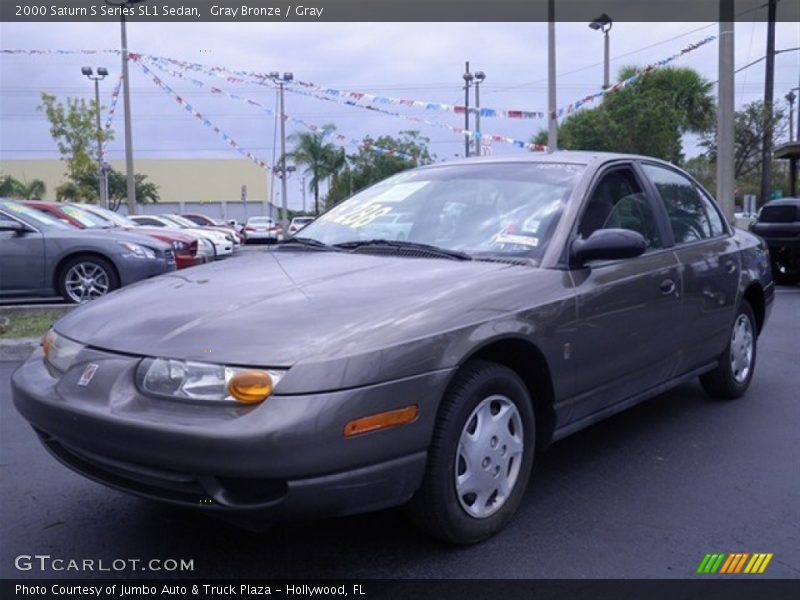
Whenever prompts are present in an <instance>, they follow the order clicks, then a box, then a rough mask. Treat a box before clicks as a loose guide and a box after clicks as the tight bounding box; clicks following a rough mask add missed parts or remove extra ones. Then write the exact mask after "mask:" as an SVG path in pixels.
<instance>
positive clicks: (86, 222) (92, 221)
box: [61, 204, 113, 229]
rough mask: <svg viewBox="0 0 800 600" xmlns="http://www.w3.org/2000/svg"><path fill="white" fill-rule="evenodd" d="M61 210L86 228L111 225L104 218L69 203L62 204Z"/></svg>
mask: <svg viewBox="0 0 800 600" xmlns="http://www.w3.org/2000/svg"><path fill="white" fill-rule="evenodd" d="M61 210H63V211H64V214H67V215H69V216H70V217H72V218H73V219H75V220H76V221H78V222H79V223H80V224H81V225H83V226H84V227H86V228H87V229H92V228H99V229H108V228H109V227H112V226H113V225H112V224H111V223H109V222H108V221H107V220H106V219H103V218H102V217H98V216H97V215H94V214H92V213H90V212H89V211H87V210H84V209H82V208H78V207H77V206H72V205H71V204H64V205H62V206H61Z"/></svg>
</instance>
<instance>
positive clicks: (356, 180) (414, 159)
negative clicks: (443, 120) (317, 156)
mask: <svg viewBox="0 0 800 600" xmlns="http://www.w3.org/2000/svg"><path fill="white" fill-rule="evenodd" d="M429 142H430V140H429V139H428V138H427V137H424V136H422V135H420V133H419V131H401V132H399V134H398V136H397V137H392V136H389V135H384V136H380V137H378V138H373V137H371V136H367V137H365V138H364V140H363V142H362V144H361V147H360V148H359V149H358V152H357V153H356V154H353V155H351V156H348V157H347V164H348V167H347V168H345V169H342V170H340V171H339V172H338V173H337V174H335V175H334V176H333V178H332V180H331V186H330V189H329V190H328V197H327V201H326V206H328V207H330V206H333V205H334V204H336V203H337V202H340V201H341V200H342V199H344V198H346V197H347V196H349V195H350V194H351V193H354V192H357V191H358V190H361V189H364V188H365V187H368V186H370V185H372V184H373V183H377V182H379V181H381V180H383V179H386V178H387V177H389V176H391V175H394V174H395V173H399V172H400V171H405V170H406V169H411V168H413V167H415V166H417V165H419V164H425V163H428V162H431V161H432V160H433V159H434V156H433V155H432V154H431V153H430V152H429V150H428V143H429ZM378 149H380V150H378Z"/></svg>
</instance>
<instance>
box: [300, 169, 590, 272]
mask: <svg viewBox="0 0 800 600" xmlns="http://www.w3.org/2000/svg"><path fill="white" fill-rule="evenodd" d="M584 168H585V167H584V166H583V165H574V164H564V163H557V162H531V163H521V162H518V163H511V162H509V163H493V164H492V163H489V164H486V163H475V164H471V165H470V164H465V165H453V166H440V167H434V168H427V169H419V170H414V171H407V172H404V173H400V174H398V175H395V176H394V177H390V178H389V179H387V180H385V181H383V182H381V183H378V184H377V185H374V186H372V187H370V188H367V189H366V190H364V191H362V192H359V193H358V194H356V195H355V196H353V197H352V198H350V199H349V200H346V201H344V202H342V203H341V204H339V205H337V206H336V207H334V208H333V209H331V210H329V211H328V212H326V213H324V214H323V215H321V216H320V217H319V218H318V219H317V220H316V221H314V222H313V223H311V224H310V225H308V226H307V227H305V228H304V229H303V237H304V238H306V239H308V238H310V239H313V240H316V241H319V242H323V243H325V244H328V245H333V246H335V245H338V244H357V243H358V242H359V241H363V242H367V241H370V240H387V241H392V242H413V243H417V244H427V245H429V246H436V247H438V248H444V249H446V250H452V251H459V252H464V253H468V254H470V255H472V256H475V257H480V256H481V255H487V256H491V255H498V254H500V255H518V256H523V257H533V258H538V257H541V255H542V254H543V253H544V250H545V248H546V247H547V244H548V242H549V241H550V238H551V236H552V234H553V231H554V230H555V228H556V225H557V224H558V220H559V219H560V217H561V213H562V210H563V208H564V205H565V203H566V201H567V198H568V197H569V195H570V192H571V191H572V188H573V186H574V185H575V183H576V181H577V180H578V178H579V177H580V176H581V174H582V173H583V171H584ZM394 216H397V217H398V218H396V219H394V220H392V219H391V218H390V217H394ZM400 216H402V218H399V217H400Z"/></svg>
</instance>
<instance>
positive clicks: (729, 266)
mask: <svg viewBox="0 0 800 600" xmlns="http://www.w3.org/2000/svg"><path fill="white" fill-rule="evenodd" d="M641 166H642V170H643V171H644V173H645V174H646V176H647V178H648V179H649V181H650V183H651V184H652V186H653V188H654V189H653V193H654V194H656V195H657V196H658V198H659V200H660V201H661V203H662V204H663V206H664V209H665V210H666V213H667V216H668V220H669V225H670V230H671V233H672V236H673V239H674V243H675V246H674V252H675V256H676V257H677V259H678V262H679V263H680V265H681V280H682V282H683V295H684V308H683V322H682V325H681V330H682V339H681V344H680V362H679V366H678V368H679V371H680V372H687V371H691V370H692V369H696V368H699V367H701V366H703V365H705V364H707V363H709V362H710V361H713V360H714V359H716V358H717V357H718V356H719V355H720V353H721V352H722V351H723V350H724V348H725V346H726V345H727V343H728V336H729V335H730V328H731V325H732V323H733V318H734V312H735V308H736V303H737V301H738V298H737V294H738V291H739V277H740V272H741V258H740V255H739V247H738V246H737V244H736V242H735V240H734V238H733V235H732V232H731V230H730V229H729V228H728V226H727V225H726V224H725V221H724V220H723V218H722V215H721V213H720V211H719V209H718V208H717V206H716V204H715V203H714V201H713V200H712V199H711V198H710V197H709V196H708V195H707V193H706V192H705V191H704V190H703V189H702V188H700V187H699V186H698V185H697V184H695V182H694V181H692V180H691V179H690V178H689V177H687V176H686V175H685V174H683V173H681V172H680V171H678V170H676V169H673V168H670V167H668V166H666V165H662V164H655V163H647V162H643V163H641Z"/></svg>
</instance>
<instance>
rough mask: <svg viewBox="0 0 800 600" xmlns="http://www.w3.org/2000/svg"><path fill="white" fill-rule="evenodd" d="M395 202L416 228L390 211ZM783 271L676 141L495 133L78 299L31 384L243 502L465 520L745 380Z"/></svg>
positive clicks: (116, 455) (73, 464) (472, 533)
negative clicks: (698, 391)
mask: <svg viewBox="0 0 800 600" xmlns="http://www.w3.org/2000/svg"><path fill="white" fill-rule="evenodd" d="M391 214H402V215H404V219H406V218H408V219H411V224H410V227H409V228H408V235H407V237H406V239H405V240H402V241H401V240H397V239H387V238H385V237H380V236H379V235H378V234H377V233H376V231H380V228H379V227H380V225H379V224H378V225H376V223H378V220H379V219H380V217H381V216H384V215H391ZM773 296H774V286H773V283H772V278H771V272H770V265H769V260H768V255H767V251H766V248H765V246H764V243H763V241H761V240H760V239H758V238H757V237H755V236H753V235H752V234H750V233H747V232H744V231H738V230H733V229H732V228H731V227H729V226H728V224H727V223H726V222H725V220H724V219H723V216H722V214H721V212H720V211H719V209H718V207H717V206H716V204H715V202H714V200H713V199H712V197H711V196H710V194H709V193H708V192H707V191H705V190H704V189H703V188H702V187H701V186H700V185H699V184H698V183H697V182H696V181H695V180H693V179H692V178H691V177H689V176H688V175H687V174H686V173H684V172H683V171H681V170H679V169H677V168H675V167H673V166H672V165H670V164H667V163H664V162H661V161H658V160H655V159H651V158H646V157H637V156H628V155H617V154H593V153H571V152H560V153H555V154H551V155H541V156H525V157H514V156H506V157H496V158H480V159H474V160H466V161H463V162H454V163H446V164H437V165H431V166H426V167H423V168H419V169H414V170H411V171H407V172H404V173H401V174H398V175H395V176H393V177H391V178H389V179H387V180H385V181H383V182H382V183H379V184H377V185H375V186H373V187H370V188H368V189H366V190H364V191H362V192H359V193H358V194H356V195H355V196H353V197H352V198H350V199H349V200H346V201H344V202H342V203H341V204H339V205H337V206H336V207H334V208H333V209H331V210H329V211H328V212H326V213H324V214H323V215H321V216H320V217H319V218H318V219H317V220H315V221H314V222H313V223H312V224H310V225H308V226H307V227H305V228H304V229H303V230H302V232H300V235H298V236H297V237H293V238H289V239H287V240H286V241H285V242H284V243H282V244H280V245H279V246H278V247H277V248H276V249H275V250H274V251H271V252H259V253H252V254H249V255H247V256H243V257H240V258H239V259H238V260H237V261H235V263H228V264H222V265H221V264H218V263H213V264H210V265H205V266H201V267H197V268H195V269H191V270H190V271H188V272H182V273H180V274H171V275H167V276H164V277H159V278H157V279H154V280H151V281H145V282H142V283H139V284H137V285H135V286H132V287H131V288H129V289H128V290H124V291H121V292H119V293H117V294H114V295H113V296H110V297H108V298H104V299H101V300H98V301H97V302H93V303H92V304H91V305H88V306H85V307H81V308H79V309H77V310H75V311H73V312H72V313H70V314H69V315H67V316H66V317H64V318H62V319H61V320H60V321H58V322H57V323H56V324H55V326H54V328H53V329H52V330H51V331H50V333H49V334H48V335H47V337H46V339H45V340H44V344H43V346H42V348H41V350H39V351H37V352H36V353H35V354H34V355H33V356H32V357H31V358H30V359H29V360H28V361H27V362H25V363H24V364H23V365H21V366H20V367H19V368H18V370H17V371H16V372H15V373H14V375H13V378H12V388H13V396H14V402H15V404H16V406H17V408H18V410H19V411H20V412H21V413H22V415H23V416H24V417H25V418H26V419H27V420H28V421H29V422H30V423H31V424H32V425H33V427H34V430H35V431H36V433H37V435H38V436H39V438H40V440H41V442H42V443H43V444H44V445H45V447H46V448H47V449H48V450H49V451H50V452H51V453H52V454H53V455H54V456H55V457H56V458H57V459H58V460H59V461H61V462H62V463H64V464H65V465H67V466H68V467H70V468H72V469H74V470H75V471H77V472H79V473H82V474H83V475H85V476H87V477H89V478H90V479H93V480H95V481H98V482H100V483H104V484H106V485H108V486H111V487H113V488H117V489H119V490H123V491H126V492H130V493H133V494H138V495H141V496H145V497H148V498H154V499H157V500H161V501H163V502H168V503H172V504H176V505H180V506H185V507H190V508H199V509H202V510H207V511H211V512H216V513H220V514H223V515H225V516H226V518H230V519H234V520H235V519H241V520H244V521H247V520H248V519H250V518H251V517H253V516H254V515H256V514H257V515H259V516H260V518H267V519H276V520H277V519H284V518H302V517H320V516H324V515H345V514H351V513H358V512H363V511H370V510H377V509H381V508H385V507H390V506H399V505H405V507H406V509H407V512H408V514H409V515H410V517H411V518H412V519H413V521H414V522H415V523H417V524H418V525H420V526H421V527H422V528H424V529H425V530H426V531H428V532H429V533H431V534H432V535H434V536H436V537H438V538H440V539H443V540H446V541H449V542H452V543H457V544H468V543H474V542H478V541H480V540H483V539H485V538H487V537H488V536H490V535H492V534H493V533H495V532H497V531H498V530H500V529H501V528H502V527H504V526H505V525H506V524H508V523H509V521H510V520H511V519H512V516H513V514H514V512H515V511H516V509H517V507H518V506H519V504H520V501H521V500H522V497H523V494H524V493H525V490H526V488H527V486H528V482H529V479H530V477H531V466H532V464H533V459H534V454H535V453H536V452H539V451H541V450H542V449H543V448H545V447H547V445H548V444H550V443H552V442H554V441H556V440H559V439H561V438H563V437H565V436H567V435H569V434H571V433H573V432H575V431H578V430H580V429H583V428H584V427H587V426H589V425H592V424H593V423H596V422H598V421H600V420H601V419H604V418H606V417H608V416H610V415H612V414H614V413H617V412H619V411H621V410H624V409H626V408H628V407H631V406H633V405H635V404H637V403H639V402H642V401H645V400H648V399H649V398H652V397H653V396H656V395H657V394H660V393H662V392H663V391H664V390H667V389H669V388H671V387H673V386H676V385H678V384H680V383H682V382H684V381H687V380H689V379H692V378H695V377H699V378H700V381H701V383H702V385H703V387H704V388H705V390H706V391H707V393H708V394H709V395H710V396H711V397H713V398H718V399H722V400H726V399H733V398H737V397H739V396H742V395H743V394H745V392H746V391H747V389H748V386H749V385H750V382H751V380H752V378H753V377H754V373H755V368H756V356H757V341H758V336H759V334H760V333H761V331H762V330H763V328H764V325H765V322H766V321H767V318H768V315H769V312H770V308H771V305H772V301H773ZM721 408H722V407H721Z"/></svg>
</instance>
